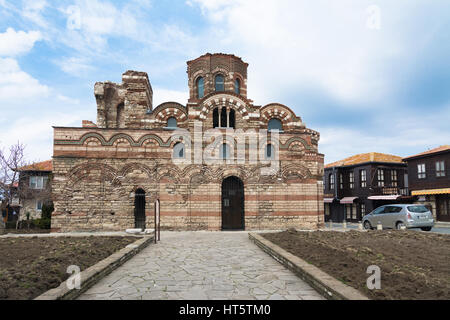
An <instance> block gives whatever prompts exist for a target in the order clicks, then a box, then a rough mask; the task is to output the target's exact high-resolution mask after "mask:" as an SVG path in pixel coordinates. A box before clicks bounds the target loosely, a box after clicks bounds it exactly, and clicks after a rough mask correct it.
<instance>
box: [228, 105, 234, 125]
mask: <svg viewBox="0 0 450 320" xmlns="http://www.w3.org/2000/svg"><path fill="white" fill-rule="evenodd" d="M229 117H230V123H229V124H228V127H229V128H233V129H236V113H235V111H234V109H231V110H230V114H229Z"/></svg>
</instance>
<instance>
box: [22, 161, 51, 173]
mask: <svg viewBox="0 0 450 320" xmlns="http://www.w3.org/2000/svg"><path fill="white" fill-rule="evenodd" d="M52 170H53V162H52V160H47V161H42V162H37V163H33V164H31V165H29V166H25V167H22V168H20V169H19V171H52Z"/></svg>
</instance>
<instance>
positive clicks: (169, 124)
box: [167, 117, 177, 128]
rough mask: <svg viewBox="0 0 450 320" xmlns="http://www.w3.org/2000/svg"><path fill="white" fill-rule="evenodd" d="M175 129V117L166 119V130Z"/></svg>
mask: <svg viewBox="0 0 450 320" xmlns="http://www.w3.org/2000/svg"><path fill="white" fill-rule="evenodd" d="M176 127H177V119H176V118H175V117H170V118H169V119H167V128H176Z"/></svg>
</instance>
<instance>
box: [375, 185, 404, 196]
mask: <svg viewBox="0 0 450 320" xmlns="http://www.w3.org/2000/svg"><path fill="white" fill-rule="evenodd" d="M371 194H372V195H386V196H388V195H401V196H409V189H408V188H400V187H372V188H371Z"/></svg>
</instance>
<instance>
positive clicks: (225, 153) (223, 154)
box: [219, 143, 230, 159]
mask: <svg viewBox="0 0 450 320" xmlns="http://www.w3.org/2000/svg"><path fill="white" fill-rule="evenodd" d="M219 156H220V159H228V158H229V157H230V146H229V145H227V144H226V143H223V144H222V146H221V148H220V153H219Z"/></svg>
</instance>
